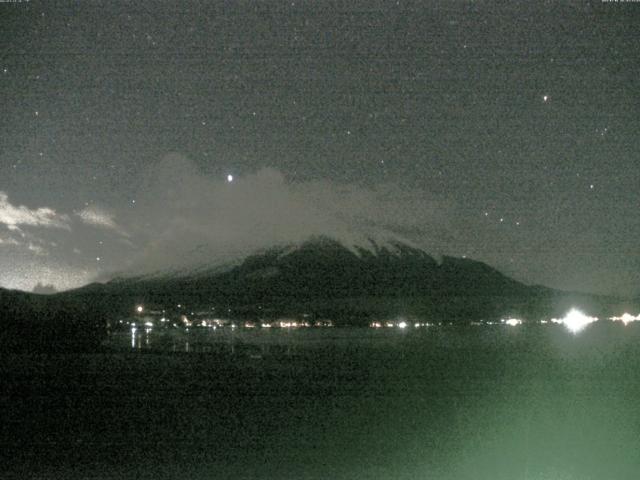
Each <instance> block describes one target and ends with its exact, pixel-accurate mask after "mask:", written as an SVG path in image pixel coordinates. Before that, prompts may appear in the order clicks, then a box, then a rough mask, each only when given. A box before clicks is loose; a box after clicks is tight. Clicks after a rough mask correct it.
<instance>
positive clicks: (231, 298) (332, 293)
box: [65, 237, 615, 323]
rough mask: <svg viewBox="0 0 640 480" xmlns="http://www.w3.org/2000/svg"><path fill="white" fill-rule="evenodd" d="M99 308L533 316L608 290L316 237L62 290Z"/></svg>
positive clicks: (359, 318)
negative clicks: (555, 284)
mask: <svg viewBox="0 0 640 480" xmlns="http://www.w3.org/2000/svg"><path fill="white" fill-rule="evenodd" d="M65 295H66V296H67V297H74V298H81V297H84V298H91V303H92V304H93V305H95V306H96V308H100V309H101V311H109V312H111V314H120V315H126V314H130V312H131V311H132V308H133V306H134V305H136V304H138V303H143V304H145V305H151V306H155V307H156V308H161V309H165V310H167V311H168V312H172V311H174V310H176V309H177V305H181V306H183V307H182V310H183V311H185V310H184V309H185V308H186V309H187V310H189V311H196V310H199V311H202V310H206V311H215V312H225V315H229V314H230V315H232V316H239V317H265V316H266V317H277V316H279V315H296V314H303V313H306V314H310V315H313V316H323V317H331V318H333V319H336V320H337V321H338V322H339V323H340V322H342V323H365V322H366V321H368V319H370V318H371V317H373V316H390V315H416V316H420V317H422V318H428V319H433V320H437V321H454V322H455V321H470V320H481V319H485V320H486V319H499V318H502V317H505V316H519V317H523V318H530V319H539V318H541V317H548V316H560V315H563V314H564V313H565V312H566V310H567V309H568V308H570V307H571V306H582V307H583V308H585V309H587V310H589V311H591V312H594V313H597V312H604V311H605V310H606V309H607V308H608V306H609V305H610V304H611V303H612V302H615V299H611V298H608V297H598V296H593V295H585V294H578V293H567V292H560V291H555V290H552V289H548V288H545V287H540V286H529V285H525V284H523V283H521V282H518V281H516V280H513V279H511V278H509V277H507V276H505V275H503V274H502V273H500V272H499V271H498V270H496V269H494V268H492V267H490V266H488V265H486V264H484V263H482V262H478V261H474V260H470V259H462V258H454V257H446V256H445V257H442V258H441V259H439V260H436V259H435V258H434V257H432V256H430V255H429V254H427V253H426V252H424V251H423V250H421V249H419V248H416V247H414V246H410V245H407V244H405V243H402V242H398V241H389V242H384V243H383V242H376V241H373V240H370V241H368V242H367V243H361V244H356V245H348V246H347V245H345V244H343V243H340V242H338V241H337V240H334V239H331V238H328V237H315V238H312V239H310V240H308V241H306V242H303V243H302V244H299V245H286V246H280V247H275V248H272V249H269V250H266V251H262V252H259V253H256V254H254V255H251V256H249V257H247V258H245V259H244V261H242V262H239V263H237V264H233V265H232V266H229V267H228V268H227V269H225V270H221V269H219V268H218V269H202V268H201V269H196V270H192V271H188V272H186V271H182V272H179V273H176V272H174V273H172V274H165V275H160V274H158V275H151V276H145V277H130V278H118V279H114V280H112V281H110V282H108V283H106V284H94V285H90V286H87V287H84V288H82V289H79V290H76V291H73V292H67V293H66V294H65Z"/></svg>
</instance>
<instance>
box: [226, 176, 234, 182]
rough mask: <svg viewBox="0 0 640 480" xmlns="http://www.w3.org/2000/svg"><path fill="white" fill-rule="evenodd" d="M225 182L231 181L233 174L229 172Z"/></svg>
mask: <svg viewBox="0 0 640 480" xmlns="http://www.w3.org/2000/svg"><path fill="white" fill-rule="evenodd" d="M227 182H229V183H231V182H233V175H231V174H229V175H227Z"/></svg>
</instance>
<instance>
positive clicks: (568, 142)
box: [0, 0, 640, 294]
mask: <svg viewBox="0 0 640 480" xmlns="http://www.w3.org/2000/svg"><path fill="white" fill-rule="evenodd" d="M639 24H640V3H632V2H629V3H620V2H618V3H614V2H603V3H601V2H599V1H598V2H562V4H560V2H545V1H536V2H509V3H503V4H502V5H501V6H499V7H498V6H496V5H495V2H489V1H487V2H483V1H477V2H462V1H459V2H458V1H456V2H450V1H447V2H435V1H431V2H405V1H402V0H401V1H399V2H372V1H367V2H364V1H363V2H355V1H348V2H329V1H316V2H300V1H298V0H295V1H289V2H272V1H267V2H260V3H258V2H227V3H223V2H204V1H203V2H152V1H138V2H126V3H125V2H103V5H102V6H99V5H98V3H97V2H85V3H84V4H82V5H76V4H75V3H72V2H65V3H61V2H55V1H47V2H38V1H31V2H16V3H0V109H1V110H0V112H1V114H0V285H1V286H3V287H5V288H19V289H25V290H31V289H33V288H34V286H35V285H36V284H38V283H40V284H42V285H53V286H54V287H55V288H56V289H58V290H61V289H66V288H70V287H76V286H79V285H82V284H85V283H88V282H90V281H92V280H94V279H102V280H104V279H108V278H110V277H111V276H113V275H114V274H121V273H122V272H128V273H147V272H152V271H156V270H162V269H167V268H172V269H174V268H180V267H185V268H186V267H189V266H192V265H197V264H199V263H202V262H211V263H215V262H220V261H222V262H224V261H228V259H230V258H232V257H234V256H239V255H242V254H245V253H247V252H250V251H253V250H255V249H258V248H264V247H267V246H270V245H273V244H275V243H283V242H288V241H300V240H304V239H305V238H307V237H308V236H309V235H313V234H316V235H317V234H323V233H324V234H328V235H333V236H336V237H338V238H341V239H344V240H345V241H346V242H356V241H359V240H358V239H359V238H361V237H365V236H373V237H375V238H378V237H381V236H385V235H389V236H394V237H395V238H402V239H406V240H407V241H410V242H412V243H414V244H416V245H419V246H422V247H423V248H425V249H426V250H427V251H428V252H430V253H432V254H434V255H440V254H449V255H454V256H467V257H468V258H474V259H478V260H482V261H485V262H487V263H489V264H490V265H492V266H495V267H497V268H498V269H500V270H501V271H503V272H504V273H506V274H508V275H511V276H513V277H514V278H516V279H518V280H522V281H525V282H528V283H542V284H545V285H548V286H552V287H558V288H564V289H571V290H585V291H592V292H601V293H619V294H631V293H634V294H635V293H638V292H639V291H640V248H639V247H638V239H639V238H640V218H639V215H638V207H639V206H640V202H639V198H640V166H639V162H640V157H639V152H640V135H639V133H640V108H639V98H640V46H639V45H640V44H639V43H638V41H637V38H636V37H637V26H638V25H639Z"/></svg>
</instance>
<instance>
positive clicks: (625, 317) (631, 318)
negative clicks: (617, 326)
mask: <svg viewBox="0 0 640 480" xmlns="http://www.w3.org/2000/svg"><path fill="white" fill-rule="evenodd" d="M611 320H613V321H614V322H622V323H624V324H625V325H628V324H629V323H631V322H637V321H639V320H640V314H638V316H636V317H634V316H633V315H631V314H630V313H626V312H625V313H623V314H622V316H621V317H611Z"/></svg>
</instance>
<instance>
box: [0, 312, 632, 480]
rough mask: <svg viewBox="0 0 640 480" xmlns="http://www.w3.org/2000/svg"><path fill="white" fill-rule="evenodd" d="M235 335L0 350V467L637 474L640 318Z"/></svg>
mask: <svg viewBox="0 0 640 480" xmlns="http://www.w3.org/2000/svg"><path fill="white" fill-rule="evenodd" d="M227 333H228V332H227ZM216 335H226V333H224V332H222V333H220V332H219V333H216ZM229 335H230V334H229ZM233 335H234V337H233V338H231V337H230V336H229V337H216V338H217V340H220V341H219V342H213V341H211V338H208V339H203V338H196V337H197V335H192V336H188V337H184V336H180V337H179V338H178V337H176V338H172V337H171V336H166V335H165V336H162V335H156V336H151V337H150V338H149V345H148V348H147V349H145V348H142V347H141V348H139V349H138V346H137V345H136V344H134V347H135V348H134V350H133V352H132V351H131V345H130V343H127V342H130V338H127V337H126V335H125V336H124V337H123V338H114V339H113V342H112V344H113V345H112V347H113V346H118V345H119V346H120V347H122V346H123V345H124V346H125V347H124V348H122V349H121V351H115V353H109V354H104V353H103V354H94V355H58V356H19V355H3V356H2V364H1V366H0V375H1V376H0V378H1V379H2V380H1V381H2V391H1V397H0V409H1V410H0V411H1V412H2V413H1V415H2V423H1V427H0V428H1V430H0V433H1V437H0V439H1V442H2V445H1V447H0V450H1V452H0V460H1V464H2V465H3V468H2V472H0V477H2V478H42V479H48V478H51V479H54V478H55V479H58V478H59V479H63V478H65V479H66V478H72V479H74V478H91V479H94V478H96V479H98V478H105V479H107V478H113V479H116V478H125V479H129V478H131V479H134V478H136V479H137V478H176V479H178V478H180V479H182V478H194V479H205V478H207V479H209V478H211V479H218V478H240V479H250V478H256V479H258V478H264V479H299V478H302V479H312V478H313V479H329V478H337V479H353V478H358V479H359V478H363V479H414V478H429V479H431V478H433V479H559V480H568V479H632V478H633V479H635V478H638V471H640V326H637V325H628V326H626V327H624V326H623V325H621V324H612V323H598V324H594V325H591V326H589V327H588V328H587V329H586V330H584V331H583V332H580V333H579V334H577V335H574V334H571V333H568V332H567V331H566V330H565V329H564V328H563V327H562V326H552V325H548V326H537V327H526V326H518V327H438V328H429V329H423V330H411V331H399V330H384V329H383V330H381V331H373V330H369V329H351V330H346V329H326V330H322V329H319V330H307V331H304V332H298V331H295V332H288V333H287V332H285V331H274V332H269V333H268V334H267V333H264V334H262V333H259V332H251V333H250V332H244V333H239V332H236V333H234V334H233ZM286 335H288V336H286ZM142 341H143V342H144V341H145V339H144V337H143V338H142ZM185 341H193V343H194V344H196V347H197V348H196V353H194V350H193V348H191V347H190V353H181V352H182V351H183V349H184V347H185V344H184V342H185ZM232 345H234V352H233V354H231V353H230V349H231V346H232ZM265 345H268V346H269V347H268V348H265ZM174 346H175V350H176V352H175V353H173V350H174ZM151 347H153V348H151ZM197 349H200V351H206V353H198V351H197Z"/></svg>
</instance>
